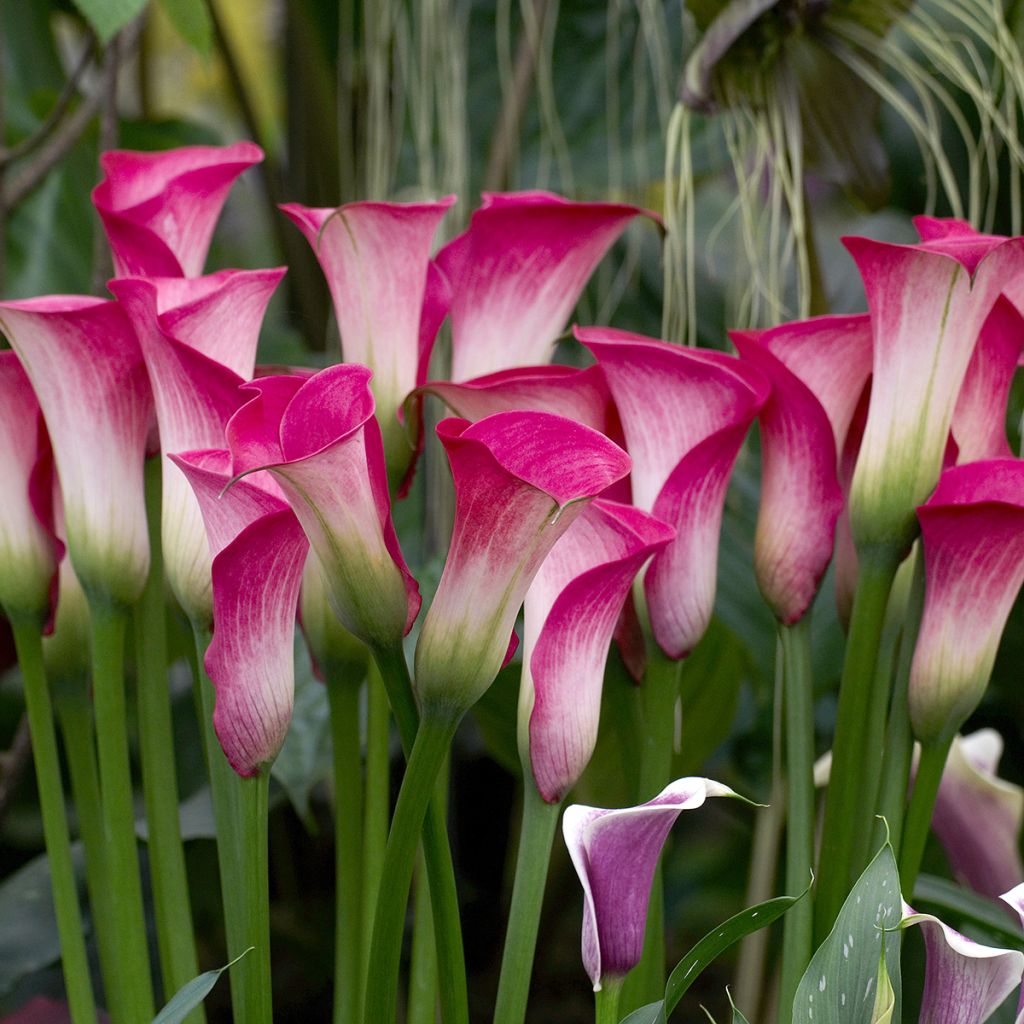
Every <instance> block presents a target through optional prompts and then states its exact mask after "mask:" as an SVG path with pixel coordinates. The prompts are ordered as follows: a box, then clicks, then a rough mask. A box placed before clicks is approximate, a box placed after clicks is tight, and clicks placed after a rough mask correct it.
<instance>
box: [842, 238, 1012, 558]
mask: <svg viewBox="0 0 1024 1024" xmlns="http://www.w3.org/2000/svg"><path fill="white" fill-rule="evenodd" d="M845 243H846V246H847V248H848V249H849V250H850V252H851V254H852V255H853V257H854V259H855V260H856V261H857V266H858V268H859V270H860V273H861V276H862V277H863V279H864V285H865V291H866V293H867V299H868V308H869V310H870V313H871V323H872V328H873V331H874V363H873V377H872V381H873V382H872V390H871V404H870V407H869V409H868V420H867V425H866V427H865V430H864V440H863V442H862V444H861V450H860V455H859V457H858V459H857V468H856V470H855V472H854V477H853V484H852V488H851V495H850V515H851V522H852V525H853V532H854V537H855V539H856V541H857V544H858V546H861V545H865V546H881V547H884V548H887V549H891V553H892V554H893V555H895V556H900V555H902V554H903V553H904V552H905V551H906V549H907V548H908V547H909V544H910V542H911V541H912V539H913V537H914V533H915V526H916V524H915V523H914V518H913V509H914V507H915V506H916V505H918V504H919V503H920V502H922V501H923V500H924V499H925V498H927V497H928V495H929V493H930V492H931V490H932V488H933V487H934V486H935V483H936V481H937V480H938V478H939V473H940V472H941V469H942V462H943V456H944V454H945V450H946V442H947V439H948V436H949V429H950V423H951V420H952V417H953V409H954V406H955V404H956V401H957V396H958V395H959V393H960V389H961V386H962V384H963V380H964V375H965V374H966V372H967V367H968V364H969V363H970V360H971V355H972V353H973V351H974V347H975V343H976V342H977V339H978V335H979V333H980V331H981V328H982V325H983V324H984V322H985V320H986V318H987V317H988V315H989V313H990V312H991V310H992V307H993V305H994V304H995V302H996V299H997V298H998V297H999V293H1000V291H1001V290H1002V288H1003V284H1004V282H1005V281H1007V280H1008V279H1010V278H1012V277H1014V276H1016V275H1018V274H1019V273H1021V272H1022V271H1024V238H1022V239H1009V240H1003V239H992V238H988V237H987V236H985V238H984V239H983V240H982V241H980V242H976V241H973V240H970V239H968V240H967V243H964V244H961V243H962V239H958V238H952V237H951V238H949V239H942V240H938V241H932V242H926V243H922V244H921V245H917V246H906V245H890V244H887V243H883V242H875V241H872V240H870V239H866V238H847V239H845Z"/></svg>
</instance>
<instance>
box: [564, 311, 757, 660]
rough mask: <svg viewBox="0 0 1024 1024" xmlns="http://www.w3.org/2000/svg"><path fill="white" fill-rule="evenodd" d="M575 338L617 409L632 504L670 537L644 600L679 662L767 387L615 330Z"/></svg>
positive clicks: (710, 584)
mask: <svg viewBox="0 0 1024 1024" xmlns="http://www.w3.org/2000/svg"><path fill="white" fill-rule="evenodd" d="M576 336H577V338H579V340H580V341H581V342H582V343H583V344H584V345H585V346H586V347H587V348H589V349H590V350H591V351H592V352H593V353H594V355H595V356H596V357H597V361H598V364H599V365H600V367H601V369H602V370H603V371H604V373H605V377H606V379H607V381H608V386H609V388H610V390H611V393H612V398H613V399H614V400H615V406H616V408H617V409H618V412H619V416H620V418H621V421H622V429H623V431H624V433H625V437H626V447H627V450H628V451H629V453H630V455H631V456H632V459H633V473H632V477H631V482H632V489H633V500H634V502H635V504H636V505H637V506H638V507H640V508H642V509H644V510H646V511H649V512H651V513H652V514H653V515H655V516H657V517H658V518H659V519H661V520H662V521H663V522H665V523H668V524H669V525H671V526H673V527H674V528H675V529H676V537H675V539H674V540H673V541H672V542H671V543H670V544H669V545H668V546H667V547H666V548H665V549H664V550H663V551H661V552H660V553H659V554H658V555H657V556H656V557H655V558H654V560H653V561H652V562H651V564H650V566H649V567H648V568H647V571H646V574H645V576H644V594H645V596H646V599H647V611H648V615H649V616H650V621H651V627H652V629H653V631H654V636H655V639H656V640H657V641H658V644H659V646H660V647H661V649H662V650H663V651H664V652H665V653H666V654H667V655H668V656H669V657H671V658H681V657H684V656H685V655H686V654H688V653H689V652H690V651H691V650H692V649H693V648H694V646H695V645H696V644H697V641H698V640H700V638H701V637H702V636H703V635H704V631H705V630H706V629H707V626H708V622H709V621H710V620H711V612H712V608H713V606H714V600H715V583H716V576H717V562H718V536H719V532H720V527H721V521H722V509H723V504H724V502H725V491H726V487H727V486H728V482H729V475H730V473H731V472H732V467H733V463H734V462H735V459H736V456H737V454H738V453H739V450H740V446H741V445H742V443H743V438H744V437H745V436H746V433H747V430H748V428H749V427H750V424H751V423H752V422H753V420H754V417H755V416H756V415H757V413H758V411H759V410H760V409H761V407H762V406H763V405H764V403H765V401H766V399H767V397H768V394H769V384H768V381H767V380H766V379H765V377H764V375H763V374H762V373H761V372H760V371H759V370H758V369H756V368H755V367H753V366H750V365H748V364H746V363H744V362H742V361H741V360H739V359H736V358H735V357H734V356H728V355H725V354H723V353H720V352H707V351H696V350H694V349H688V348H683V347H682V346H680V345H670V344H668V343H667V342H663V341H656V340H654V339H653V338H645V337H643V336H642V335H638V334H629V333H627V332H625V331H618V330H614V329H612V328H599V327H587V328H577V329H576Z"/></svg>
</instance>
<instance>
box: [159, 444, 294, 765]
mask: <svg viewBox="0 0 1024 1024" xmlns="http://www.w3.org/2000/svg"><path fill="white" fill-rule="evenodd" d="M171 459H172V461H173V462H174V463H175V465H177V466H178V467H179V468H180V470H181V471H182V472H183V473H184V474H185V476H186V477H187V479H188V481H189V483H190V484H191V485H192V487H193V489H194V491H195V494H196V498H197V500H198V502H199V507H200V508H201V509H202V513H203V519H204V522H205V523H206V527H207V534H208V537H209V542H210V550H211V552H212V553H213V556H214V557H213V623H214V630H213V639H212V641H211V642H210V646H209V647H208V648H207V651H206V658H205V664H206V671H207V672H208V673H209V675H210V680H211V681H212V682H213V686H214V689H215V691H216V704H215V707H214V712H213V727H214V730H215V731H216V733H217V739H218V740H219V741H220V745H221V748H222V749H223V751H224V756H225V757H226V758H227V759H228V761H229V763H230V764H231V767H232V768H234V769H235V771H236V772H238V774H239V775H242V776H252V775H258V774H259V773H260V772H261V771H263V770H264V769H266V768H267V767H269V765H270V764H271V763H272V762H273V760H274V758H275V757H277V754H278V751H280V749H281V746H282V744H283V743H284V740H285V736H286V734H287V732H288V725H289V723H290V722H291V717H292V705H293V702H294V696H295V654H294V640H295V611H296V606H297V604H298V599H299V585H300V583H301V580H302V569H303V566H304V565H305V564H306V556H307V554H308V552H309V542H308V541H307V540H306V536H305V534H304V533H303V532H302V528H301V527H300V526H299V523H298V520H297V519H296V518H295V515H294V513H293V512H292V510H291V509H290V508H289V507H288V504H287V502H286V501H284V499H283V498H280V497H278V496H276V495H275V494H274V493H273V490H276V488H273V487H272V488H264V487H260V486H257V482H260V481H259V478H260V477H263V476H264V474H257V481H253V480H250V479H246V480H240V481H237V482H235V483H233V484H232V485H231V486H230V487H228V484H229V483H230V481H231V470H230V467H231V457H230V454H229V453H228V452H227V451H224V450H212V451H196V452H181V453H180V454H176V455H172V456H171ZM262 482H264V483H266V482H267V481H265V480H264V481H262Z"/></svg>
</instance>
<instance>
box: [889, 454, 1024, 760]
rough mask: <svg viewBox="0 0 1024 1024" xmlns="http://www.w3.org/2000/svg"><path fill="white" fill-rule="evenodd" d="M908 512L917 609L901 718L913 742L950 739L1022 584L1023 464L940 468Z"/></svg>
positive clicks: (982, 678)
mask: <svg viewBox="0 0 1024 1024" xmlns="http://www.w3.org/2000/svg"><path fill="white" fill-rule="evenodd" d="M917 514H918V518H919V520H920V522H921V534H922V539H923V543H924V559H925V562H924V565H925V604H924V614H923V617H922V620H921V629H920V633H919V635H918V640H917V646H916V647H915V649H914V660H913V664H912V666H911V673H910V698H909V699H910V715H911V721H912V723H913V726H914V732H915V734H916V736H917V737H918V739H920V740H922V741H932V740H939V739H951V738H952V737H953V735H954V734H955V733H956V731H957V729H958V728H959V727H960V725H961V724H962V723H963V721H964V720H965V719H966V718H967V716H968V715H969V714H970V713H971V712H972V711H973V710H974V708H975V707H976V706H977V704H978V701H979V700H980V699H981V696H982V694H983V693H984V691H985V687H986V686H987V685H988V680H989V676H990V674H991V672H992V665H993V663H994V661H995V656H996V651H997V649H998V647H999V640H1000V638H1001V636H1002V632H1003V627H1004V626H1005V625H1006V620H1007V617H1008V616H1009V614H1010V608H1011V607H1012V605H1013V601H1014V599H1015V598H1016V596H1017V592H1018V591H1019V590H1020V587H1021V584H1022V583H1024V462H1021V461H1020V460H1018V459H992V460H990V461H987V462H974V463H971V464H969V465H966V466H957V467H955V468H953V469H949V470H947V471H946V472H945V473H943V474H942V477H941V478H940V480H939V485H938V487H937V488H936V489H935V493H934V494H933V495H932V497H931V498H930V499H929V501H928V503H927V504H926V505H922V506H921V507H920V508H919V509H918V510H917Z"/></svg>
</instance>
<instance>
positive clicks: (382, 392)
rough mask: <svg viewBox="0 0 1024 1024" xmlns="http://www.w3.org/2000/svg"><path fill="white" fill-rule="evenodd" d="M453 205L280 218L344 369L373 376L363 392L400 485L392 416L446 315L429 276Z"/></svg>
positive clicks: (402, 462)
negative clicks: (310, 273)
mask: <svg viewBox="0 0 1024 1024" xmlns="http://www.w3.org/2000/svg"><path fill="white" fill-rule="evenodd" d="M454 202H455V197H454V196H447V197H445V198H444V199H441V200H439V201H438V202H436V203H380V202H359V203H348V204H346V205H345V206H339V207H338V208H337V209H312V208H310V207H306V206H300V205H299V204H297V203H290V204H288V205H285V206H282V207H281V209H282V211H283V212H284V213H285V214H286V215H287V216H288V217H289V218H290V219H291V220H292V221H293V222H294V224H295V225H296V226H297V227H298V228H299V230H300V231H301V232H302V233H303V235H304V236H305V237H306V240H307V241H308V242H309V244H310V245H311V246H312V247H313V251H314V252H315V253H316V255H317V259H319V261H320V266H321V267H322V268H323V272H324V276H325V277H326V278H327V284H328V286H329V287H330V290H331V297H332V299H333V300H334V312H335V315H336V317H337V320H338V331H339V333H340V335H341V349H342V353H343V355H344V359H345V362H347V363H360V364H361V365H363V366H367V367H369V368H370V370H372V371H373V378H372V381H371V383H370V387H371V389H372V391H373V396H374V401H375V404H376V413H377V419H378V421H379V423H380V428H381V432H382V435H383V439H384V451H385V455H386V457H387V463H388V468H389V477H390V478H391V479H392V481H393V482H397V481H398V480H400V479H401V477H402V475H403V473H404V472H405V468H406V466H407V465H408V463H409V460H410V457H411V455H412V449H411V448H410V445H409V440H408V438H407V436H406V432H405V430H404V428H403V427H402V424H401V423H400V422H399V416H398V412H399V409H400V408H401V406H402V403H403V402H404V401H405V396H406V395H408V394H409V392H410V391H412V390H413V388H415V387H416V386H417V385H418V384H422V383H423V381H424V380H425V379H426V368H427V363H428V362H429V361H430V352H431V350H432V348H433V344H434V338H435V336H436V334H437V329H438V327H439V326H440V324H441V320H443V319H444V315H445V313H446V312H447V295H445V301H444V302H443V303H442V304H441V305H438V304H437V301H436V300H437V299H438V297H439V296H440V295H441V294H442V292H443V291H446V289H442V288H440V287H439V284H440V283H441V282H443V277H442V278H441V282H439V281H438V280H437V271H436V270H435V271H434V273H433V275H432V274H431V273H430V272H429V271H430V267H431V263H430V253H431V247H432V244H433V239H434V234H435V232H436V231H437V228H438V226H439V225H440V223H441V221H442V220H443V219H444V216H445V214H446V213H447V212H448V210H449V209H450V208H451V206H452V204H453V203H454Z"/></svg>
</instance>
